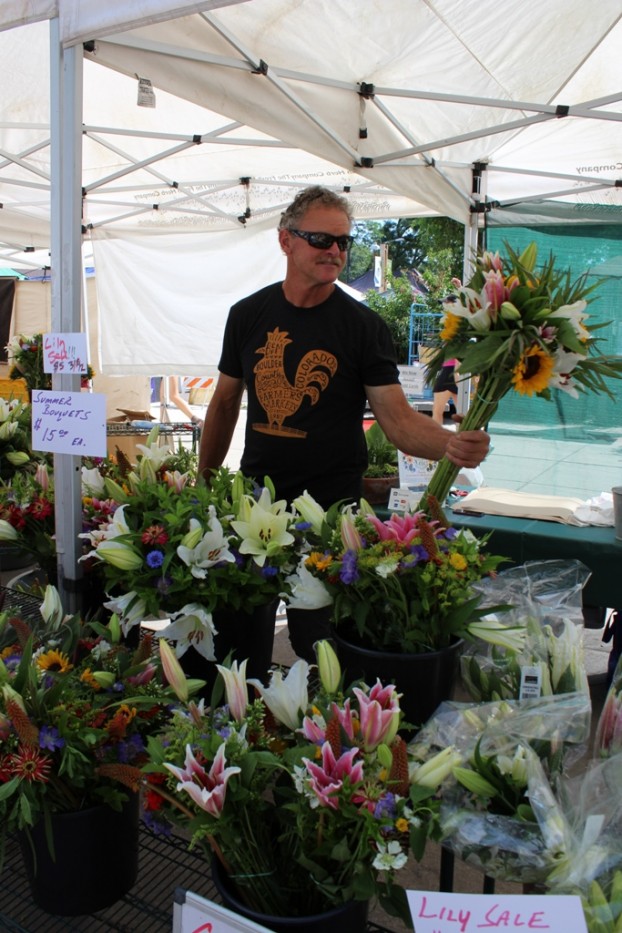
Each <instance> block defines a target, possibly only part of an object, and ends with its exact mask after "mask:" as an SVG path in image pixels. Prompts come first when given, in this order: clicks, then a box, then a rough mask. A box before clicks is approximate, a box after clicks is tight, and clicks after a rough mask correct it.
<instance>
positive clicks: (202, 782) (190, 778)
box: [164, 742, 240, 819]
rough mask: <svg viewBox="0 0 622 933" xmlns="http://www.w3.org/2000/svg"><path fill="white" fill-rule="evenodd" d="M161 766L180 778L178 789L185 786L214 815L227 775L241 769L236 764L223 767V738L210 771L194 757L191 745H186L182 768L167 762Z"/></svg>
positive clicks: (221, 801)
mask: <svg viewBox="0 0 622 933" xmlns="http://www.w3.org/2000/svg"><path fill="white" fill-rule="evenodd" d="M164 767H165V768H168V770H169V771H170V772H171V774H172V775H173V776H174V777H176V778H177V780H178V781H179V784H178V785H177V790H178V791H180V790H184V791H185V792H186V793H187V794H188V795H189V797H190V798H191V799H192V801H193V802H194V803H195V804H196V805H197V807H199V808H200V809H201V810H205V812H206V813H209V815H210V816H213V817H214V818H215V819H218V818H219V817H220V816H221V815H222V811H223V807H224V805H225V795H226V791H227V782H228V781H229V778H231V777H233V775H234V774H239V772H240V768H238V767H231V768H225V745H224V742H223V744H222V745H221V746H220V747H219V749H218V751H217V752H216V755H215V757H214V761H213V763H212V767H211V768H210V769H209V771H206V770H205V768H204V767H203V766H202V765H200V764H199V762H198V761H197V760H196V758H195V757H194V755H193V754H192V748H191V747H190V745H186V761H185V767H184V768H176V767H175V766H174V765H171V764H168V763H165V764H164Z"/></svg>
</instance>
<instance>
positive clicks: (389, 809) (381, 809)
mask: <svg viewBox="0 0 622 933" xmlns="http://www.w3.org/2000/svg"><path fill="white" fill-rule="evenodd" d="M395 813H396V810H395V794H391V793H388V794H385V795H384V797H381V799H380V800H379V801H378V803H377V804H376V807H375V809H374V816H375V817H376V819H377V820H384V819H390V820H393V819H394V818H395Z"/></svg>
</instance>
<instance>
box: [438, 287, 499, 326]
mask: <svg viewBox="0 0 622 933" xmlns="http://www.w3.org/2000/svg"><path fill="white" fill-rule="evenodd" d="M460 295H461V296H463V299H464V301H465V304H463V303H462V301H461V300H459V299H458V298H457V297H456V296H450V297H448V298H447V299H446V300H445V301H444V302H443V311H446V312H447V311H448V312H449V313H450V314H455V315H456V317H465V318H466V319H467V320H468V322H469V324H470V325H471V326H472V327H474V328H475V330H481V331H487V330H490V327H491V324H492V318H491V316H490V312H489V309H490V308H491V307H492V306H491V304H490V301H489V300H488V297H487V296H486V293H485V292H482V293H481V294H480V293H479V292H476V291H475V289H473V288H467V287H466V286H465V287H464V288H461V289H460Z"/></svg>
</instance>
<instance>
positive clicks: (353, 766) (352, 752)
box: [302, 742, 363, 810]
mask: <svg viewBox="0 0 622 933" xmlns="http://www.w3.org/2000/svg"><path fill="white" fill-rule="evenodd" d="M358 754H360V752H359V749H358V748H349V749H348V750H347V751H345V752H343V754H342V755H340V756H339V758H336V757H335V754H334V752H333V750H332V748H331V746H330V742H325V743H324V745H323V746H322V764H321V765H320V764H317V763H316V762H315V761H310V760H309V759H308V758H303V759H302V761H303V763H304V765H305V767H306V769H307V771H308V772H309V785H310V789H311V790H312V791H313V793H314V794H315V796H316V797H317V799H318V801H319V803H320V805H321V806H323V807H331V808H332V809H333V810H338V809H339V799H338V796H337V795H338V793H339V791H340V790H341V788H342V787H343V782H344V779H345V778H348V780H349V782H350V784H358V783H359V782H360V781H362V780H363V762H362V761H356V762H355V761H354V759H355V757H356V756H357V755H358Z"/></svg>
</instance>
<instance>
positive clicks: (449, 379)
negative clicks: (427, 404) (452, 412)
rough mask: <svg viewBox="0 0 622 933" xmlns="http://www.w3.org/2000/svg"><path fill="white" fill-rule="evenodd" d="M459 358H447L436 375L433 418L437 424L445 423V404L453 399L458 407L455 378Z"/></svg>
mask: <svg viewBox="0 0 622 933" xmlns="http://www.w3.org/2000/svg"><path fill="white" fill-rule="evenodd" d="M457 365H458V360H446V361H445V362H444V363H443V366H442V368H441V370H440V372H439V374H438V376H437V377H436V380H435V382H434V388H433V389H432V392H433V395H432V418H433V420H434V421H436V423H437V424H443V419H444V416H445V406H446V405H447V402H448V401H449V400H450V399H451V400H452V401H453V403H454V407H456V402H457V400H458V386H457V385H456V379H455V367H456V366H457Z"/></svg>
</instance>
